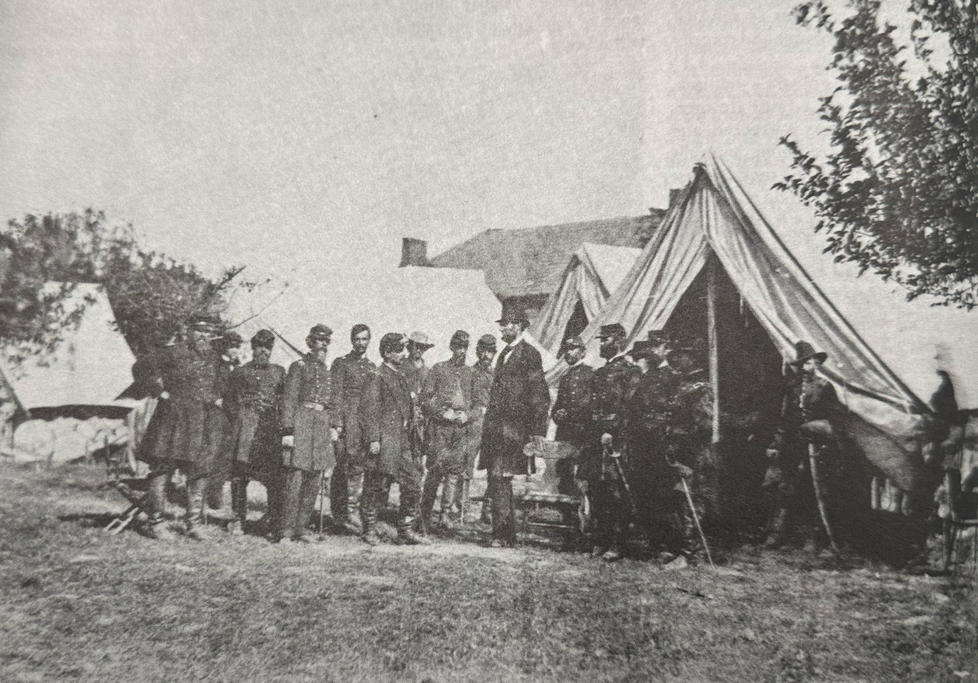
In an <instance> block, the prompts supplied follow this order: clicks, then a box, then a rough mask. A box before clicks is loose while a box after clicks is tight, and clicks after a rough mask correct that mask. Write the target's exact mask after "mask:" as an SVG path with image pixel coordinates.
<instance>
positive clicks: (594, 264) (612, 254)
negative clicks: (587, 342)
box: [530, 242, 642, 354]
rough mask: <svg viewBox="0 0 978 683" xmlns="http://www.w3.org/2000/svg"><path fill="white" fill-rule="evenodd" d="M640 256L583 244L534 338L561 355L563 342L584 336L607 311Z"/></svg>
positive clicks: (623, 249) (628, 249) (536, 324)
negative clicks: (606, 305)
mask: <svg viewBox="0 0 978 683" xmlns="http://www.w3.org/2000/svg"><path fill="white" fill-rule="evenodd" d="M640 253H642V250H641V249H638V248H635V247H615V246H611V245H607V244H593V243H591V242H585V243H583V244H582V245H581V246H580V247H578V249H577V251H576V252H574V254H573V255H572V256H571V257H570V260H569V261H568V263H567V267H566V268H564V273H563V275H562V276H561V278H560V287H559V288H558V289H557V291H556V292H554V293H553V294H552V295H551V297H550V299H548V300H547V305H546V306H544V307H543V310H541V311H540V314H539V316H538V317H537V319H536V321H534V323H533V325H532V326H531V328H530V333H531V334H532V335H533V337H534V338H536V339H537V340H539V342H540V344H542V345H543V346H544V347H546V348H547V349H548V350H549V351H550V352H551V353H554V354H559V352H560V345H561V344H562V343H563V340H564V339H565V338H566V337H567V336H569V335H573V334H577V333H578V332H580V330H581V329H583V328H584V327H585V326H586V325H587V322H588V321H589V320H593V319H594V317H595V316H596V315H597V314H598V312H599V311H600V310H601V309H602V308H603V307H604V303H605V301H607V299H608V297H609V296H611V293H612V292H614V291H615V290H616V289H618V286H619V285H620V284H621V281H622V279H624V277H625V275H626V274H627V273H628V271H629V270H630V269H631V267H632V264H634V263H635V259H637V258H638V255H639V254H640Z"/></svg>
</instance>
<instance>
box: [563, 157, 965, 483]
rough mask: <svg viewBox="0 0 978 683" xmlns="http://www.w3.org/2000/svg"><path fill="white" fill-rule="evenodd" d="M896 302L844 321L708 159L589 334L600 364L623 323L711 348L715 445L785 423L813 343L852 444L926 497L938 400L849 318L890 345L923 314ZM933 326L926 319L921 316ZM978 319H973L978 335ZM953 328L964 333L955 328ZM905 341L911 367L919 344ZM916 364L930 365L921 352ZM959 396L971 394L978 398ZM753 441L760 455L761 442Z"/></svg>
mask: <svg viewBox="0 0 978 683" xmlns="http://www.w3.org/2000/svg"><path fill="white" fill-rule="evenodd" d="M805 229H806V230H808V228H807V227H806V228H805ZM823 258H824V257H823ZM837 284H838V283H837ZM843 286H851V283H847V284H846V285H840V287H843ZM889 300H890V301H891V302H892V301H894V299H893V298H892V297H890V299H889ZM881 303H882V301H881V300H880V299H876V304H875V305H876V308H877V309H879V308H885V307H884V306H881V305H880V304H881ZM895 303H896V305H895V306H894V307H893V309H892V310H890V311H885V310H884V311H883V312H882V315H881V314H880V313H879V312H878V311H877V313H876V315H875V316H874V315H865V314H864V313H857V314H856V315H857V316H859V317H858V318H853V317H849V318H847V317H845V316H844V315H843V313H842V312H840V310H839V308H837V306H836V305H835V303H834V302H833V301H832V300H830V299H829V297H828V296H826V294H825V292H824V291H823V289H822V288H820V287H819V286H818V285H817V284H816V283H815V281H814V280H813V279H812V277H811V276H810V275H809V272H808V270H806V269H805V268H804V267H803V266H802V264H801V263H800V262H799V261H798V260H797V259H796V258H795V256H794V255H793V254H792V252H791V251H789V249H788V247H787V246H786V245H785V242H784V240H783V239H782V236H781V235H780V234H779V232H778V231H777V230H775V228H773V227H772V226H771V225H770V224H769V223H768V222H767V221H766V220H765V218H764V217H763V216H762V215H761V213H760V211H759V210H758V209H757V207H756V206H755V204H754V202H753V201H752V200H751V199H750V198H749V197H748V196H747V194H746V193H745V191H744V190H743V188H742V187H741V185H740V183H739V182H738V181H737V179H736V178H735V177H734V175H733V174H732V173H731V172H730V170H729V169H728V168H727V167H726V166H725V165H724V164H723V163H722V162H721V161H720V160H718V159H717V158H716V157H714V156H713V155H707V156H706V158H705V159H704V161H703V162H702V163H700V164H697V165H696V167H695V169H694V177H693V179H692V180H691V181H690V183H689V184H688V185H687V187H686V188H685V189H684V191H683V195H682V197H681V198H680V200H679V201H677V202H676V204H675V205H674V207H673V208H672V209H671V210H670V213H669V214H668V215H667V217H666V219H665V220H664V222H663V224H662V226H661V228H660V230H659V231H658V232H657V233H656V235H654V236H653V238H652V240H651V241H650V242H649V244H648V245H646V247H645V249H644V250H643V253H642V255H641V256H640V257H639V259H638V260H637V261H636V262H635V264H634V266H633V267H632V269H631V270H630V272H629V273H628V275H627V276H626V277H625V279H624V281H623V282H622V284H621V285H620V286H619V288H618V289H617V290H616V291H615V293H614V294H613V295H612V297H611V298H610V299H609V300H608V301H607V303H606V304H605V306H604V308H603V309H602V310H601V311H600V313H599V314H598V315H597V316H596V317H594V318H593V319H592V320H591V322H590V324H589V325H588V327H587V328H586V329H585V330H584V332H583V333H582V337H583V338H584V340H585V342H586V343H587V344H588V358H589V360H590V361H591V362H592V363H593V362H597V355H598V343H597V333H598V331H599V328H600V326H601V325H603V324H607V323H611V322H620V323H622V324H623V325H624V327H625V329H626V330H627V331H628V335H629V342H631V341H633V340H636V339H639V338H643V337H645V335H646V333H647V332H648V331H650V330H654V329H666V330H668V331H671V332H674V333H677V334H681V335H683V336H686V337H692V338H700V339H703V340H704V341H706V342H707V343H706V344H705V347H706V348H707V352H706V353H705V354H704V355H705V357H704V359H703V360H704V363H705V364H707V365H708V366H709V368H710V379H711V382H712V383H713V385H714V386H715V388H716V389H717V392H716V399H715V401H716V403H715V408H716V410H715V412H716V414H717V417H716V418H715V420H714V439H715V440H721V439H723V438H725V437H724V436H723V435H721V434H720V433H719V432H720V431H721V422H722V420H723V417H729V416H735V417H736V416H738V415H741V416H742V415H746V414H748V413H751V412H756V413H759V414H766V415H768V416H769V422H770V419H774V420H775V421H776V417H777V411H778V407H779V395H780V387H781V372H782V370H783V364H784V363H785V362H786V361H790V360H792V359H793V358H794V356H795V347H794V345H795V343H796V342H797V341H798V340H807V341H809V342H811V343H812V344H814V345H815V347H816V348H818V349H820V350H824V351H825V352H827V353H828V360H827V362H826V363H825V364H824V366H823V368H822V372H823V374H824V375H825V376H826V378H827V379H829V380H830V381H831V382H832V383H833V384H834V385H835V387H836V389H837V393H838V394H839V397H840V399H841V400H842V402H843V403H844V405H845V406H846V407H847V421H846V425H845V431H846V432H847V434H848V436H849V437H850V438H851V441H852V442H853V443H854V444H855V445H856V446H858V447H859V449H860V450H861V451H862V452H863V454H864V455H865V456H866V458H867V459H868V461H869V462H870V463H872V465H874V466H875V467H876V468H877V469H878V470H881V471H882V472H883V473H884V474H885V475H886V476H887V477H889V478H890V479H892V480H893V481H894V483H895V484H896V485H897V486H898V487H899V488H901V489H903V490H905V491H920V490H921V489H922V488H924V486H925V479H926V477H925V475H924V471H923V463H922V458H921V455H920V438H919V437H920V434H921V427H922V419H921V415H922V414H923V413H926V412H928V407H927V406H926V404H925V403H924V402H923V401H922V400H921V399H920V398H919V396H920V395H927V394H925V393H924V388H925V386H926V385H925V383H924V382H922V381H919V382H918V387H920V388H918V389H917V391H916V392H915V391H914V390H913V389H911V388H910V387H909V386H908V384H907V383H906V381H905V379H904V375H906V374H908V373H900V374H898V373H897V372H894V370H893V369H892V367H898V366H897V365H896V364H894V365H892V366H891V364H889V363H887V362H885V361H884V360H883V358H881V356H880V354H879V353H878V351H877V349H876V348H874V346H871V345H870V344H869V343H867V341H866V337H864V336H863V335H862V334H861V333H860V332H858V331H857V329H856V327H854V325H853V324H851V322H850V321H855V322H857V323H860V325H859V327H860V330H861V331H862V332H868V333H871V334H872V335H873V336H874V338H875V339H878V340H881V341H883V342H884V345H885V343H886V342H885V340H886V338H887V337H890V338H892V337H893V336H894V335H893V333H892V332H891V331H890V330H888V329H887V324H886V322H885V321H886V320H890V321H891V322H892V321H893V320H894V319H897V320H899V321H900V322H899V323H898V324H900V325H903V326H904V327H914V326H915V325H914V322H913V320H914V314H915V312H919V311H920V309H919V307H917V308H914V307H910V306H909V305H907V304H906V302H901V301H896V302H895ZM901 304H903V306H902V307H901ZM872 305H873V302H869V306H872ZM933 317H934V314H933V312H932V313H931V318H933ZM938 317H941V316H938ZM952 318H953V320H956V321H958V322H959V323H960V322H961V321H962V320H964V319H963V318H961V317H960V316H957V317H955V316H944V317H943V318H942V319H947V320H951V319H952ZM925 319H928V316H927V315H924V316H923V317H920V318H917V320H919V321H923V320H925ZM874 320H875V322H874ZM973 321H974V319H973V318H971V319H968V320H967V323H968V324H969V325H970V326H971V329H973V330H974V329H975V325H974V322H973ZM916 326H917V327H919V326H920V324H919V323H918V324H917V325H916ZM890 329H893V328H890ZM945 329H946V330H956V329H959V328H955V327H954V323H953V322H952V323H951V324H950V325H948V324H945ZM931 332H934V330H931ZM954 336H955V335H954V334H947V335H945V336H944V340H945V341H948V342H950V343H952V344H953V343H954V340H953V339H950V337H954ZM956 336H960V333H958V334H957V335H956ZM971 339H974V337H971ZM902 341H903V344H902V347H903V351H904V353H903V356H904V358H905V359H906V358H907V357H908V353H907V352H908V345H907V343H906V340H905V339H904V340H902ZM900 342H901V340H900V339H897V340H896V341H893V340H892V339H891V340H890V342H889V346H890V347H891V348H895V347H896V346H897V345H899V344H900ZM925 346H926V345H925ZM918 347H920V343H919V342H918ZM933 352H934V348H933V347H932V346H931V347H930V348H929V349H928V350H925V351H923V353H924V354H925V355H926V354H933ZM964 355H965V354H963V353H959V354H957V360H958V361H959V362H960V361H965V360H966V359H965V358H963V356H964ZM909 357H913V354H909ZM916 357H917V358H920V348H918V349H917V354H916ZM905 363H907V361H906V360H905ZM908 364H909V363H908ZM921 364H923V365H925V366H928V367H929V368H931V369H930V370H929V371H928V372H925V373H923V374H921V372H920V371H919V370H920V368H919V367H918V368H916V369H914V372H913V373H909V374H914V375H916V376H917V377H918V379H919V378H921V377H929V378H930V381H931V382H933V384H930V385H929V386H930V389H931V390H932V389H933V388H936V377H935V376H934V372H933V368H934V362H933V359H931V360H930V362H929V363H927V362H923V363H920V362H918V363H917V365H918V366H919V365H921ZM561 365H562V364H558V365H557V366H555V367H554V368H553V369H552V370H551V372H550V374H549V377H550V379H551V380H554V379H556V378H557V377H558V376H559V375H560V373H561V372H562V369H563V368H562V367H561ZM917 392H920V393H919V394H918V393H917ZM959 393H960V394H961V395H962V396H967V395H968V393H969V392H967V391H966V390H965V391H959ZM962 407H968V406H967V405H963V406H962ZM771 416H773V418H772V417H771ZM732 422H734V423H735V422H736V420H732ZM768 427H769V428H770V427H771V425H770V424H769V425H768ZM763 438H764V437H761V439H760V441H763ZM754 443H755V446H754V447H755V448H757V443H758V442H757V441H755V442H754ZM760 448H763V445H761V446H760Z"/></svg>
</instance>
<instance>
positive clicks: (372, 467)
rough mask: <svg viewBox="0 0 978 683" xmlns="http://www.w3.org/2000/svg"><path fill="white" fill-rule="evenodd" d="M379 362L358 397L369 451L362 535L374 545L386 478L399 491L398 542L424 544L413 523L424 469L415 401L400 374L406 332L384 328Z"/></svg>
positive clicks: (366, 466)
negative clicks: (415, 425)
mask: <svg viewBox="0 0 978 683" xmlns="http://www.w3.org/2000/svg"><path fill="white" fill-rule="evenodd" d="M380 356H381V358H383V363H382V364H381V366H380V367H379V368H378V369H377V372H375V373H373V374H372V375H371V376H370V377H369V378H368V380H367V383H366V384H365V385H364V387H363V393H362V395H361V397H360V414H359V417H358V420H359V423H360V427H361V429H362V430H363V435H364V440H365V441H366V442H367V455H366V461H365V473H364V483H363V496H362V497H361V499H360V518H361V521H362V523H363V534H362V539H363V541H364V542H365V543H367V544H369V545H377V543H379V542H380V539H379V538H378V536H377V530H376V524H377V509H378V507H379V503H378V501H379V499H380V498H381V497H382V496H384V495H386V491H387V490H388V488H389V486H390V480H394V481H396V482H397V484H398V488H399V489H400V495H401V500H400V511H399V515H398V520H397V541H398V543H402V544H406V545H415V544H426V543H429V541H428V539H427V538H425V537H424V536H420V535H418V534H417V533H415V530H414V526H415V522H416V517H417V514H418V501H419V499H420V497H421V478H422V476H423V474H424V469H423V467H422V464H421V454H420V453H416V452H415V450H414V441H413V439H412V437H411V429H412V424H413V423H414V410H415V406H414V401H413V400H412V399H411V390H410V387H409V386H408V380H407V378H406V377H405V376H404V373H403V372H401V366H402V365H404V363H405V362H406V356H407V352H406V349H405V339H404V335H403V334H400V333H399V332H388V333H387V334H385V335H384V336H383V337H381V339H380Z"/></svg>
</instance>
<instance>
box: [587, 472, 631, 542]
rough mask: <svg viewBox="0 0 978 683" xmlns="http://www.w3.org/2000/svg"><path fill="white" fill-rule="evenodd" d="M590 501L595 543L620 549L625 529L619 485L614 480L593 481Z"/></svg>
mask: <svg viewBox="0 0 978 683" xmlns="http://www.w3.org/2000/svg"><path fill="white" fill-rule="evenodd" d="M593 490H594V493H593V495H592V499H591V503H592V505H593V509H592V513H593V515H594V527H595V529H594V531H595V545H598V546H600V547H602V548H610V549H614V550H620V549H621V543H622V536H623V534H624V530H625V523H626V510H625V502H624V500H623V498H622V492H621V488H620V485H619V484H618V482H616V481H608V480H601V481H596V482H594V489H593Z"/></svg>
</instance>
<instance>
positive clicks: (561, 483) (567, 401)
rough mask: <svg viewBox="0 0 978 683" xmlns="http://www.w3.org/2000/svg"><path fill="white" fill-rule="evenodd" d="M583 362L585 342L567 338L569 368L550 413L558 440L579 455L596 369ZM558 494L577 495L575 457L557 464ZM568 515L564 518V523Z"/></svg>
mask: <svg viewBox="0 0 978 683" xmlns="http://www.w3.org/2000/svg"><path fill="white" fill-rule="evenodd" d="M583 359H584V342H582V341H581V338H580V337H577V336H574V337H568V338H567V339H566V340H565V341H564V360H565V361H566V362H567V365H568V369H567V372H565V373H564V375H563V377H561V378H560V383H559V384H558V386H557V399H556V400H555V401H554V404H553V409H552V410H551V411H550V419H552V420H553V421H554V424H556V425H557V434H556V438H557V441H566V442H568V443H570V444H573V445H574V446H575V447H576V448H577V449H578V453H580V450H581V449H582V448H584V447H585V445H586V444H587V437H588V434H589V433H590V431H591V429H590V427H591V379H592V375H593V374H594V370H593V369H592V368H591V366H590V365H587V364H585V363H582V362H581V361H582V360H583ZM557 463H558V464H557V468H558V469H557V475H558V485H557V487H558V493H564V494H568V495H574V494H576V493H577V490H576V486H575V485H574V469H575V466H576V465H577V461H576V459H574V458H563V459H561V460H558V461H557ZM567 517H569V513H567V514H566V516H565V521H568V520H567Z"/></svg>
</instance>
